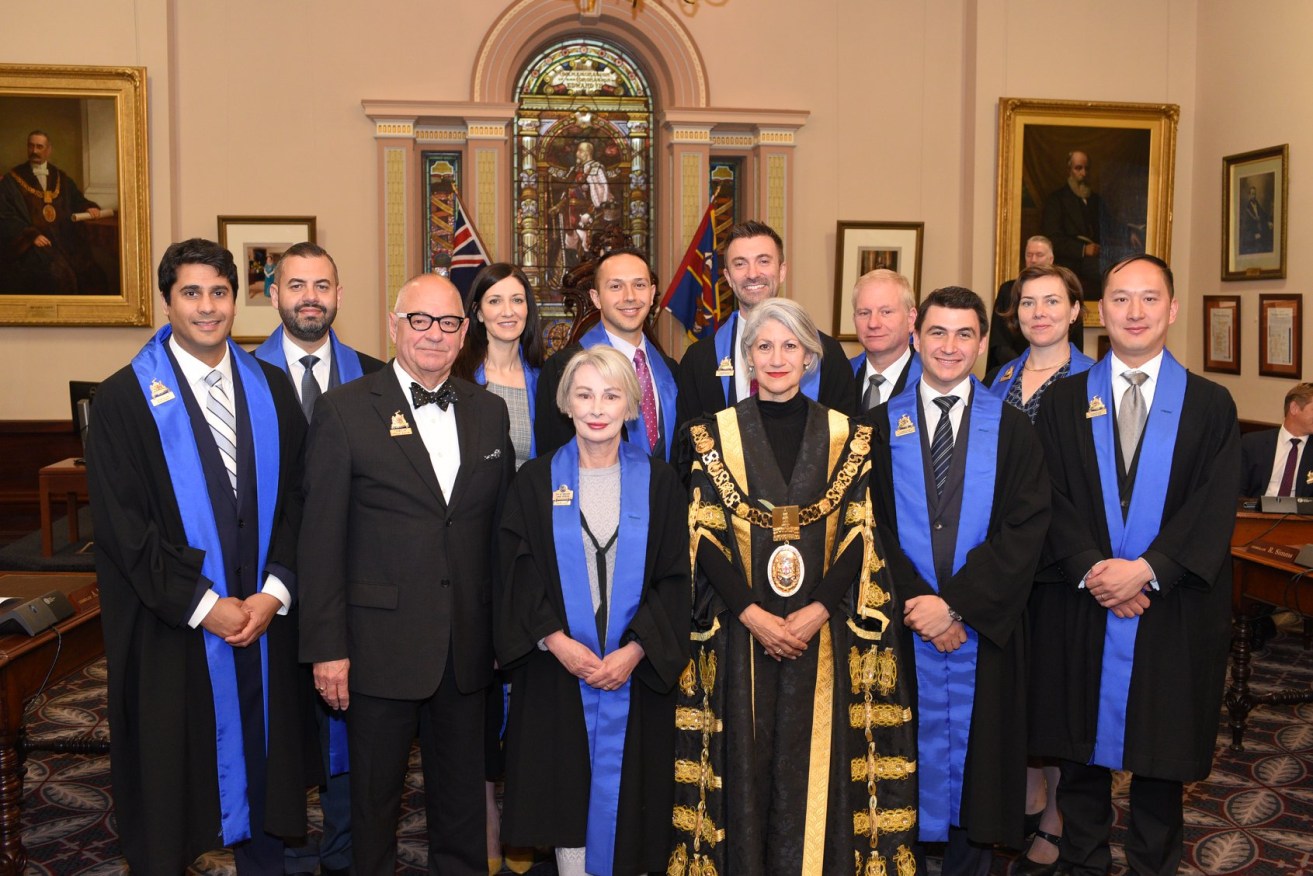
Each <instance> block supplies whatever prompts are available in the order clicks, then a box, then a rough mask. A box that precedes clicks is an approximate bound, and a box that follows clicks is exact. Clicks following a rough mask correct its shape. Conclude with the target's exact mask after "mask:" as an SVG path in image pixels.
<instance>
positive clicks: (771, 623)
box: [739, 602, 830, 662]
mask: <svg viewBox="0 0 1313 876" xmlns="http://www.w3.org/2000/svg"><path fill="white" fill-rule="evenodd" d="M829 617H830V610H829V609H827V608H826V607H825V606H823V605H821V604H820V603H819V602H809V603H807V604H806V605H804V606H803V607H802V608H800V609H798V610H797V611H795V612H793V613H792V614H790V615H789V616H788V617H780V616H779V615H777V614H772V613H770V612H769V611H767V610H766V609H764V608H762V607H761V606H760V605H757V604H756V603H755V602H754V603H753V604H752V605H749V606H748V607H747V608H745V609H743V611H742V613H740V614H739V622H740V623H742V624H743V625H744V626H745V627H747V628H748V632H750V633H752V638H754V639H756V640H757V642H758V643H759V644H760V645H761V647H762V648H764V649H765V650H766V655H767V656H768V657H772V658H774V659H775V660H776V662H778V661H780V660H783V659H784V658H786V657H787V658H789V659H790V660H797V659H798V657H800V656H801V655H802V652H803V651H806V650H807V643H808V642H810V641H811V640H812V637H813V636H815V635H816V631H817V630H819V629H820V628H821V624H823V623H825V621H826V620H828V619H829Z"/></svg>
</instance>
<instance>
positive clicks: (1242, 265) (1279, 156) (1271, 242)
mask: <svg viewBox="0 0 1313 876" xmlns="http://www.w3.org/2000/svg"><path fill="white" fill-rule="evenodd" d="M1289 165H1290V146H1289V145H1286V144H1282V145H1281V146H1273V147H1271V148H1270V149H1257V150H1255V151H1253V152H1242V153H1240V154H1239V155H1228V156H1226V157H1225V158H1223V159H1222V279H1223V280H1269V279H1280V278H1282V277H1285V275H1286V217H1287V200H1286V196H1287V194H1288V193H1289V184H1288V183H1287V181H1286V180H1287V174H1288V172H1289Z"/></svg>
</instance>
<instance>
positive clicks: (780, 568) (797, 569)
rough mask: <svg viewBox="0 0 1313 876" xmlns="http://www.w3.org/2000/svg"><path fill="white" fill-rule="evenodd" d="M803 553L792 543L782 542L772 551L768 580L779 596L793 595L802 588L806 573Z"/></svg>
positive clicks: (767, 565) (768, 563)
mask: <svg viewBox="0 0 1313 876" xmlns="http://www.w3.org/2000/svg"><path fill="white" fill-rule="evenodd" d="M806 571H807V570H806V567H805V566H804V564H803V562H802V554H801V553H799V552H798V549H797V548H796V547H794V546H793V545H791V544H787V543H786V544H782V545H780V546H779V547H777V548H776V549H775V550H774V551H772V552H771V555H770V559H769V560H767V562H766V580H767V581H769V582H770V589H771V590H774V591H775V593H776V594H777V595H779V596H786V597H787V596H792V595H793V594H795V593H797V592H798V591H799V590H800V589H801V588H802V580H803V578H804V577H805V575H806Z"/></svg>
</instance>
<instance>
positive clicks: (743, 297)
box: [676, 220, 858, 426]
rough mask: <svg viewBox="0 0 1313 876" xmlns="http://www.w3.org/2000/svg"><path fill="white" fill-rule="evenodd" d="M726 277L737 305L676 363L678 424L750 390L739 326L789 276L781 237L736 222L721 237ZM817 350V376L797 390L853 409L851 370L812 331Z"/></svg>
mask: <svg viewBox="0 0 1313 876" xmlns="http://www.w3.org/2000/svg"><path fill="white" fill-rule="evenodd" d="M723 271H724V274H725V281H726V282H727V283H729V287H730V288H731V289H733V290H734V301H735V303H736V305H737V309H736V310H735V312H734V313H731V314H730V315H729V318H728V319H726V320H725V322H723V323H721V325H720V327H719V328H718V329H716V333H715V334H714V335H713V336H711V337H709V338H703V339H702V340H700V341H698V342H697V343H695V344H693V345H692V346H691V347H689V348H688V349H687V350H686V351H684V358H683V359H681V360H680V362H679V371H678V372H677V375H676V377H677V380H678V383H679V416H678V421H679V425H681V426H682V425H683V424H684V423H685V422H687V421H688V420H691V419H692V418H694V417H710V416H712V415H713V414H715V413H718V412H719V411H723V410H725V408H728V407H733V406H734V405H735V404H736V403H737V402H740V401H742V400H743V399H745V398H747V397H748V396H749V395H751V393H752V385H753V383H754V382H755V381H753V380H752V379H751V377H750V376H749V374H748V367H747V364H748V363H747V362H745V361H744V359H743V352H742V350H740V349H739V338H740V337H742V326H743V323H744V321H746V320H747V318H748V314H749V313H751V312H752V308H753V307H755V306H756V305H758V304H760V303H761V302H763V301H766V300H767V299H770V298H774V297H775V296H776V295H778V294H780V286H782V285H783V284H784V280H785V278H786V277H787V276H788V272H789V265H788V263H787V262H786V261H784V241H783V240H782V239H781V238H780V236H779V234H778V233H776V231H775V229H773V228H771V227H770V226H769V225H767V224H766V223H764V222H758V221H756V220H749V221H747V222H740V223H739V224H738V225H735V226H734V227H733V228H731V229H730V230H729V233H728V234H727V236H726V240H725V267H724V268H723ZM817 336H818V337H819V338H820V342H821V348H822V349H823V350H824V351H825V355H824V357H823V358H822V359H821V368H820V372H819V374H813V375H808V377H807V379H805V380H804V381H803V385H802V393H803V395H805V396H807V397H808V398H810V399H811V400H812V401H815V402H820V403H821V404H823V405H825V406H826V407H827V408H833V409H834V410H836V411H841V412H843V413H845V414H849V415H852V414H855V413H858V408H857V407H856V406H855V404H854V401H853V397H852V373H851V372H850V371H848V370H847V369H846V367H845V365H844V362H845V361H847V356H845V355H844V352H843V346H842V345H841V344H840V343H839V342H838V341H836V340H835V339H834V338H832V337H830V336H829V335H827V334H825V332H817Z"/></svg>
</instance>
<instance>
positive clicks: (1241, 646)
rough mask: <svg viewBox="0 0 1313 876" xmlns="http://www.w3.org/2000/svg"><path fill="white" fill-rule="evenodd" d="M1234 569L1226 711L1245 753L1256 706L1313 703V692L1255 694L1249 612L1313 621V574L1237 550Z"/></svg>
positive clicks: (1235, 745) (1234, 745) (1235, 743)
mask: <svg viewBox="0 0 1313 876" xmlns="http://www.w3.org/2000/svg"><path fill="white" fill-rule="evenodd" d="M1268 540H1271V539H1268ZM1231 564H1232V571H1233V575H1234V579H1233V582H1232V588H1231V601H1232V605H1233V608H1234V614H1235V635H1234V636H1232V638H1231V687H1230V688H1229V689H1228V690H1227V692H1226V708H1227V711H1228V712H1229V713H1230V716H1231V719H1230V725H1231V750H1232V751H1242V750H1243V749H1244V735H1245V724H1246V722H1247V721H1248V720H1249V713H1250V712H1251V711H1253V709H1254V707H1256V706H1263V705H1277V704H1279V705H1293V704H1295V703H1308V702H1313V689H1307V690H1280V691H1273V692H1271V693H1266V694H1253V693H1251V692H1250V690H1249V676H1250V674H1251V671H1250V668H1249V663H1250V658H1251V657H1252V651H1251V649H1250V644H1249V643H1250V631H1249V612H1248V604H1249V603H1250V602H1262V603H1266V604H1268V605H1274V606H1276V607H1278V608H1288V609H1290V610H1292V611H1295V612H1298V613H1299V614H1301V615H1303V616H1304V617H1305V618H1308V617H1310V616H1313V577H1311V576H1310V574H1309V573H1310V572H1311V571H1313V570H1309V569H1305V568H1304V567H1302V566H1296V565H1295V564H1293V563H1287V562H1285V561H1283V560H1279V559H1276V558H1275V557H1270V556H1265V555H1263V554H1254V553H1250V552H1249V551H1247V550H1245V549H1244V548H1237V547H1233V548H1231Z"/></svg>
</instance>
